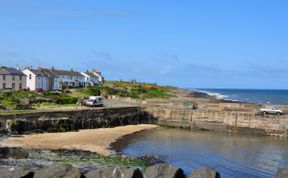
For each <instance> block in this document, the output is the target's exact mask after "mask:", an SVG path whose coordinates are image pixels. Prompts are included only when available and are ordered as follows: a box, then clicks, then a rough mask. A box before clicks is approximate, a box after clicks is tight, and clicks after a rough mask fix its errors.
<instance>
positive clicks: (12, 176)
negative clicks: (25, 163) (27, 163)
mask: <svg viewBox="0 0 288 178" xmlns="http://www.w3.org/2000/svg"><path fill="white" fill-rule="evenodd" d="M33 175H34V173H33V172H32V171H31V170H30V169H27V168H17V167H16V168H14V167H4V166H0V177H1V178H23V177H24V178H33Z"/></svg>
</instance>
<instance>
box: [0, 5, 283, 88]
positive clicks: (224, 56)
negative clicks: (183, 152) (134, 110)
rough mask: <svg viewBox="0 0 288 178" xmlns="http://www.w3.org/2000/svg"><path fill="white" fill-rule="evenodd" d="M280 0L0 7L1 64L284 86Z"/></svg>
mask: <svg viewBox="0 0 288 178" xmlns="http://www.w3.org/2000/svg"><path fill="white" fill-rule="evenodd" d="M287 9H288V1H286V0H282V1H281V0H276V1H272V0H218V1H215V0H201V1H200V0H197V1H196V0H182V1H176V0H168V1H167V0H145V1H144V0H142V1H140V0H121V1H119V0H105V1H104V0H103V1H97V0H85V1H80V0H33V1H32V0H25V1H23V0H9V1H5V0H0V65H6V66H15V65H17V64H18V65H20V66H25V65H29V66H31V65H32V66H33V67H37V66H45V67H51V66H54V67H56V68H65V69H71V68H73V69H77V70H82V71H86V70H87V69H91V68H97V69H99V70H100V71H102V73H103V74H104V76H105V78H106V79H115V80H117V79H123V80H127V79H131V78H135V79H137V80H139V81H145V82H155V83H159V84H166V85H176V86H180V87H191V88H278V89H287V88H288V82H287V79H288V20H287V19H288V11H287Z"/></svg>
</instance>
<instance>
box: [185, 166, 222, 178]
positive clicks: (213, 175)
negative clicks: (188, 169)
mask: <svg viewBox="0 0 288 178" xmlns="http://www.w3.org/2000/svg"><path fill="white" fill-rule="evenodd" d="M190 178H220V174H219V172H217V171H216V170H215V169H213V168H209V167H203V168H199V169H196V170H194V171H193V172H192V173H191V175H190Z"/></svg>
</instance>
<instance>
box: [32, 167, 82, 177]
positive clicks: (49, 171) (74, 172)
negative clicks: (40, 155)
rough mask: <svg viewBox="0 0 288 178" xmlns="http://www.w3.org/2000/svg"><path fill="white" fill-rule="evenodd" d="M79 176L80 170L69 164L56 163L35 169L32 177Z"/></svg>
mask: <svg viewBox="0 0 288 178" xmlns="http://www.w3.org/2000/svg"><path fill="white" fill-rule="evenodd" d="M52 177H53V178H80V177H81V173H80V171H79V170H78V169H77V168H75V167H73V166H71V165H69V164H56V165H51V166H48V167H46V168H43V169H40V170H37V171H35V174H34V178H52Z"/></svg>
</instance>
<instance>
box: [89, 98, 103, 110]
mask: <svg viewBox="0 0 288 178" xmlns="http://www.w3.org/2000/svg"><path fill="white" fill-rule="evenodd" d="M85 106H88V107H97V106H104V102H103V98H102V96H90V97H89V99H88V100H86V101H85Z"/></svg>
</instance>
